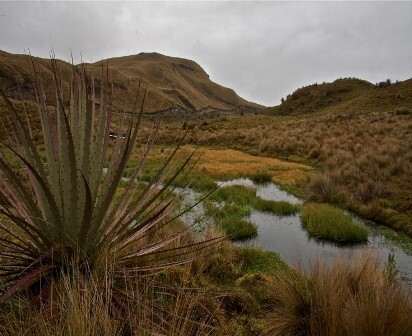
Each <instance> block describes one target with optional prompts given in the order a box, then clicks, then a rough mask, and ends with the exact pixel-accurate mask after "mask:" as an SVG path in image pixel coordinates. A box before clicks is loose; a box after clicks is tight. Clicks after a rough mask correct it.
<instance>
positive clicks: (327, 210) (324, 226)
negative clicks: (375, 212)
mask: <svg viewBox="0 0 412 336" xmlns="http://www.w3.org/2000/svg"><path fill="white" fill-rule="evenodd" d="M300 216H301V219H302V223H303V225H304V226H305V228H306V229H307V230H308V232H309V234H310V235H312V236H314V237H317V238H320V239H326V240H331V241H336V242H361V241H365V240H367V238H368V231H367V230H366V229H365V228H363V227H361V226H359V225H357V224H355V223H354V222H353V219H352V216H350V215H349V214H345V213H344V212H343V211H342V210H341V209H339V208H336V207H334V206H331V205H328V204H314V203H312V204H307V205H306V206H305V207H304V208H303V210H302V212H301V215H300Z"/></svg>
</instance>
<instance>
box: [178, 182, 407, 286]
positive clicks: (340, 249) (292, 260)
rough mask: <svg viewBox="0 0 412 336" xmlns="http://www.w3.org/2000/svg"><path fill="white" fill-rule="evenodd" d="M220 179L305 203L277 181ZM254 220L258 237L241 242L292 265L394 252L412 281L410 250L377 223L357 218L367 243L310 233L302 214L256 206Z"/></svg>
mask: <svg viewBox="0 0 412 336" xmlns="http://www.w3.org/2000/svg"><path fill="white" fill-rule="evenodd" d="M219 183H220V184H221V186H222V187H224V186H229V185H243V186H246V187H253V188H256V190H257V195H258V196H260V197H261V198H264V199H268V200H274V201H287V202H290V203H294V204H301V203H302V201H301V200H299V199H298V198H296V197H294V196H292V195H290V194H288V193H286V192H285V191H283V190H280V189H279V188H278V187H277V186H276V185H275V184H273V183H267V184H265V185H255V184H254V183H253V181H251V180H249V179H235V180H231V181H226V182H219ZM183 192H184V193H185V195H186V196H185V197H188V200H189V202H193V200H195V199H199V195H200V194H198V193H195V192H193V191H190V190H189V191H188V190H186V191H183ZM202 213H203V208H202V206H201V205H199V206H198V207H196V208H195V211H194V212H192V214H190V213H189V214H187V215H186V217H185V218H184V220H185V221H186V222H188V223H189V222H193V220H194V219H195V218H197V219H200V218H201V217H202ZM250 220H251V221H252V222H253V223H255V224H256V225H257V226H258V234H257V236H256V237H255V238H253V239H250V240H247V241H244V242H242V243H241V244H245V245H255V246H261V247H263V248H264V249H267V250H270V251H275V252H277V253H279V255H280V256H281V257H282V259H283V260H285V261H286V262H287V263H288V264H289V265H292V266H299V267H301V268H303V269H306V270H308V269H309V268H310V266H311V265H313V264H314V263H315V262H316V261H317V260H318V259H319V260H323V261H326V262H327V263H330V262H332V261H333V259H334V258H335V257H344V258H348V259H351V258H352V257H353V256H354V254H356V253H358V252H360V251H365V252H366V251H372V252H373V253H377V254H378V255H379V256H380V257H381V260H382V263H383V264H384V263H385V262H386V261H387V260H388V256H389V254H392V255H394V257H395V260H396V266H397V269H398V270H399V272H400V274H401V276H403V277H404V278H405V279H407V280H408V282H409V283H412V256H411V255H408V254H406V253H405V252H404V251H403V250H402V249H401V248H400V247H399V246H397V245H396V244H394V243H393V242H391V241H390V240H388V239H387V238H385V237H384V236H383V235H382V234H380V233H379V232H378V231H377V229H376V228H374V225H373V223H368V222H365V221H362V220H360V219H356V220H357V221H358V223H359V224H360V225H363V226H365V227H366V228H367V229H368V231H369V238H368V242H367V243H363V244H356V245H350V246H348V245H346V246H338V245H335V244H333V243H326V242H321V241H318V240H316V239H314V238H311V237H309V235H308V234H307V232H306V230H305V229H304V228H303V227H302V223H301V221H300V217H299V214H296V215H292V216H282V217H279V216H275V215H272V214H269V213H266V212H261V211H256V210H254V211H252V213H251V215H250Z"/></svg>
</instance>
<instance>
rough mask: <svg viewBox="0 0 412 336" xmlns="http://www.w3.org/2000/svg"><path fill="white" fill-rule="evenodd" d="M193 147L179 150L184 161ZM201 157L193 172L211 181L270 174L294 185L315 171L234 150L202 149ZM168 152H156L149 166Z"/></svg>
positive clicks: (199, 150) (306, 167) (164, 156)
mask: <svg viewBox="0 0 412 336" xmlns="http://www.w3.org/2000/svg"><path fill="white" fill-rule="evenodd" d="M194 150H195V148H194V147H191V146H184V147H182V148H181V150H180V155H181V156H182V157H184V156H187V155H189V154H190V153H191V152H193V151H194ZM198 152H199V153H202V156H201V158H200V160H199V162H198V163H197V165H196V166H195V168H194V172H195V173H196V174H201V175H207V176H209V177H211V178H216V179H219V178H221V179H226V178H231V177H234V176H248V175H253V174H255V173H256V172H257V171H267V172H268V173H269V174H271V175H272V180H273V181H274V182H277V183H282V184H295V183H297V182H299V181H302V180H303V179H305V178H306V177H307V176H308V175H311V174H312V172H313V169H312V168H311V167H309V166H307V165H304V164H300V163H294V162H287V161H282V160H279V159H274V158H268V157H260V156H254V155H250V154H247V153H244V152H241V151H238V150H232V149H212V148H205V147H203V148H199V149H198ZM169 153H170V152H169V150H164V151H163V152H161V151H157V150H155V151H153V152H152V154H151V157H149V162H150V161H151V162H153V163H154V162H155V161H158V160H162V159H163V160H164V159H165V158H166V156H167V155H168V154H169Z"/></svg>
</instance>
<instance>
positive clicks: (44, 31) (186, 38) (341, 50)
mask: <svg viewBox="0 0 412 336" xmlns="http://www.w3.org/2000/svg"><path fill="white" fill-rule="evenodd" d="M411 33H412V2H393V1H391V2H389V1H388V2H233V1H231V2H0V49H1V50H5V51H8V52H12V53H23V52H24V49H26V50H27V49H30V51H31V53H32V54H33V55H35V56H40V57H48V55H49V51H50V49H51V48H54V50H55V52H56V56H57V57H58V58H61V59H64V60H69V57H70V49H71V50H72V51H73V54H74V56H75V57H76V56H78V55H80V53H82V55H83V60H84V61H86V62H90V61H98V60H101V59H104V58H109V57H114V56H124V55H131V54H138V53H140V52H142V51H144V52H152V51H156V52H159V53H162V54H166V55H170V56H178V57H184V58H188V59H192V60H194V61H196V62H197V63H198V64H200V65H201V66H202V67H203V68H204V69H205V71H206V72H207V73H208V74H209V75H210V78H211V79H212V80H213V81H215V82H217V83H219V84H221V85H224V86H227V87H230V88H232V89H234V90H235V91H236V92H237V93H238V94H239V95H240V96H242V97H243V98H246V99H248V100H251V101H255V102H257V103H261V104H264V105H267V106H268V105H277V104H279V102H280V98H281V97H284V96H286V95H287V94H288V93H291V92H292V91H294V90H295V89H297V88H298V87H301V86H303V85H308V84H312V83H314V82H323V81H333V80H334V79H336V78H339V77H358V78H362V79H366V80H369V81H371V82H373V83H375V82H378V81H383V80H386V79H387V78H390V79H392V80H397V79H398V80H404V79H408V78H411V77H412V34H411ZM76 60H77V61H79V60H80V58H79V57H77V59H76Z"/></svg>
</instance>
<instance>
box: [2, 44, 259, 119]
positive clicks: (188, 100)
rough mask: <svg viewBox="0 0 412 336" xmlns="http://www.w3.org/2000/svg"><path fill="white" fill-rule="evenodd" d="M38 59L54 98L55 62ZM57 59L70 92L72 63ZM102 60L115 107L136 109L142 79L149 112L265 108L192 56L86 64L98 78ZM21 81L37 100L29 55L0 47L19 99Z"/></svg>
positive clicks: (9, 84) (8, 82)
mask: <svg viewBox="0 0 412 336" xmlns="http://www.w3.org/2000/svg"><path fill="white" fill-rule="evenodd" d="M34 59H35V61H36V62H37V63H38V70H39V73H40V75H41V76H42V77H44V78H45V80H44V83H45V89H46V94H47V96H50V97H53V88H52V86H53V85H52V83H53V82H52V80H51V79H52V71H51V63H50V60H49V59H44V58H39V57H34ZM56 61H57V64H58V67H59V71H61V73H62V79H63V80H62V85H63V87H64V90H65V92H67V93H69V78H70V72H71V71H72V65H71V64H70V63H68V62H65V61H62V60H56ZM103 64H108V67H109V68H108V73H109V82H110V84H112V85H113V87H114V88H115V90H114V94H113V105H114V106H115V107H116V108H117V109H126V110H129V109H132V105H133V102H134V98H135V97H134V95H135V92H136V91H137V88H138V85H139V81H141V83H142V84H143V87H144V88H145V87H147V88H148V96H147V99H146V102H145V111H146V112H149V113H153V112H161V111H171V112H173V111H174V112H186V113H187V112H188V113H197V112H199V111H204V110H205V109H210V110H217V111H228V112H231V111H232V112H234V111H250V112H253V111H256V110H261V109H263V108H264V106H262V105H259V104H257V103H253V102H249V101H247V100H245V99H243V98H241V97H240V96H238V95H237V94H236V92H235V91H234V90H232V89H230V88H226V87H224V86H221V85H219V84H217V83H215V82H213V81H211V80H210V78H209V75H208V74H207V73H206V72H205V71H204V69H203V68H202V67H201V66H200V65H199V64H197V63H196V62H194V61H192V60H188V59H184V58H178V57H171V56H165V55H162V54H159V53H140V54H136V55H129V56H122V57H113V58H108V59H106V60H102V61H98V62H95V63H84V64H83V65H84V66H85V69H86V71H88V72H89V73H90V74H93V76H94V77H95V78H99V74H100V73H101V68H102V65H103ZM76 66H79V64H78V65H76ZM16 79H17V81H18V82H19V83H20V84H19V85H20V87H21V89H22V92H23V99H27V100H34V92H33V91H32V89H31V80H30V71H29V67H28V64H27V56H26V55H19V54H11V53H8V52H5V51H0V83H1V84H2V85H3V87H5V88H6V91H7V92H8V94H9V95H10V96H11V97H12V98H15V99H20V97H19V93H18V85H17V84H16ZM66 96H67V97H68V95H66Z"/></svg>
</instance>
